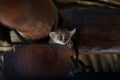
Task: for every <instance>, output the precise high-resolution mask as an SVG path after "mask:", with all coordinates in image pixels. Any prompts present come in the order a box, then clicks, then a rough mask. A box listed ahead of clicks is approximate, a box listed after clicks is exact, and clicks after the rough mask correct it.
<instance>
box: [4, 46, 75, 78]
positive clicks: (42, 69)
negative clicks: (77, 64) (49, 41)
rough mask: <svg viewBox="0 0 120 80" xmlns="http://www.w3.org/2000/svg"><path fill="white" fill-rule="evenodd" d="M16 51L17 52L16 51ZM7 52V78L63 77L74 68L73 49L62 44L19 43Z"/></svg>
mask: <svg viewBox="0 0 120 80" xmlns="http://www.w3.org/2000/svg"><path fill="white" fill-rule="evenodd" d="M14 51H15V52H14ZM14 51H11V52H8V53H5V61H4V62H5V72H6V77H7V78H12V80H13V79H15V80H17V79H18V78H34V79H36V78H56V77H58V78H61V77H65V76H66V75H67V74H68V72H69V71H71V70H72V69H74V65H73V63H72V61H71V59H70V57H71V56H72V55H73V51H72V50H71V49H69V48H68V47H66V46H60V45H24V46H22V45H18V46H16V47H15V50H14Z"/></svg>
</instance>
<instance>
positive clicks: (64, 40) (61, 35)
mask: <svg viewBox="0 0 120 80" xmlns="http://www.w3.org/2000/svg"><path fill="white" fill-rule="evenodd" d="M75 33H76V28H74V29H73V30H71V31H70V30H68V29H65V28H63V29H60V28H59V29H55V30H54V31H52V32H50V33H49V36H50V40H49V43H50V44H54V43H56V44H61V45H67V46H68V47H69V48H72V46H73V42H72V40H71V38H72V36H73V35H74V34H75Z"/></svg>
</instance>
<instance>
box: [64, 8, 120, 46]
mask: <svg viewBox="0 0 120 80" xmlns="http://www.w3.org/2000/svg"><path fill="white" fill-rule="evenodd" d="M63 18H64V24H63V26H64V27H66V28H68V29H72V28H75V27H76V28H77V34H76V35H75V38H76V40H77V43H79V45H80V46H120V10H119V9H86V10H79V9H66V10H64V12H63Z"/></svg>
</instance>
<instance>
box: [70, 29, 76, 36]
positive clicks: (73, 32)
mask: <svg viewBox="0 0 120 80" xmlns="http://www.w3.org/2000/svg"><path fill="white" fill-rule="evenodd" d="M75 33H76V28H74V29H73V30H71V31H70V35H71V36H72V35H74V34H75Z"/></svg>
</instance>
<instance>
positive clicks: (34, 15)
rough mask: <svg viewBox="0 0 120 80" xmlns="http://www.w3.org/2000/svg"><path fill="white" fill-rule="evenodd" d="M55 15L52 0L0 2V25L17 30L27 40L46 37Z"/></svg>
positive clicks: (9, 0)
mask: <svg viewBox="0 0 120 80" xmlns="http://www.w3.org/2000/svg"><path fill="white" fill-rule="evenodd" d="M56 14H57V10H56V7H55V5H54V3H53V2H52V0H0V23H2V24H4V25H6V26H7V27H9V28H15V29H17V30H18V31H20V32H21V33H22V34H23V36H24V37H25V38H27V39H41V38H44V37H46V36H48V33H49V32H50V31H51V29H52V28H53V26H54V24H55V23H56V21H57V20H56V19H57V15H56Z"/></svg>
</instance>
